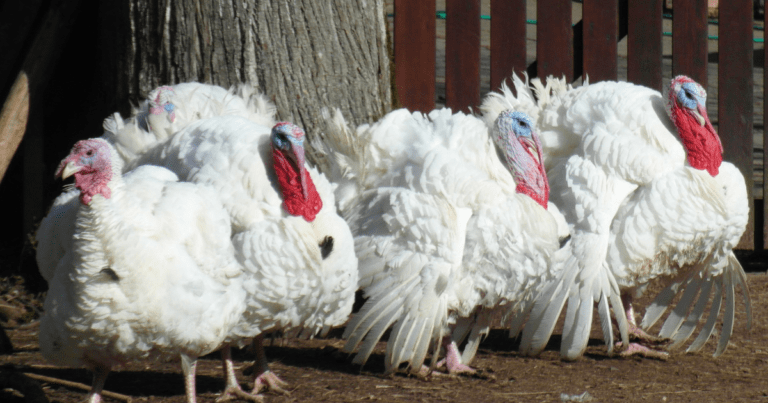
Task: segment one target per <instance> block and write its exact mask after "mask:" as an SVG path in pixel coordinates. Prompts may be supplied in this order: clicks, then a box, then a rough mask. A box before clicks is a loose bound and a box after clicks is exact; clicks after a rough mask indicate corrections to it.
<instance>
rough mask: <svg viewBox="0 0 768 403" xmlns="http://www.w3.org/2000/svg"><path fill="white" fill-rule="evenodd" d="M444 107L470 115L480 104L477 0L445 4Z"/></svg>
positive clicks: (478, 11) (478, 8)
mask: <svg viewBox="0 0 768 403" xmlns="http://www.w3.org/2000/svg"><path fill="white" fill-rule="evenodd" d="M446 11H447V17H446V21H445V23H446V24H445V104H446V106H447V107H449V108H451V109H453V111H454V112H457V111H459V110H461V111H464V112H467V113H468V112H469V107H476V106H477V105H479V104H480V0H448V1H447V2H446Z"/></svg>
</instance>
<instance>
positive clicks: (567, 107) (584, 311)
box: [36, 76, 751, 402]
mask: <svg viewBox="0 0 768 403" xmlns="http://www.w3.org/2000/svg"><path fill="white" fill-rule="evenodd" d="M511 83H512V88H509V87H508V86H507V85H506V84H504V85H502V88H501V89H500V90H499V91H498V92H494V93H491V94H489V95H487V96H486V98H485V99H484V101H483V103H482V105H481V106H480V108H479V111H478V113H477V114H476V115H473V114H465V113H461V112H457V113H454V112H452V111H451V110H450V109H447V108H443V109H438V110H434V111H431V112H429V113H427V114H423V113H420V112H413V113H412V112H409V111H407V110H405V109H400V110H395V111H392V112H390V113H388V114H386V115H385V116H383V117H382V118H381V119H380V120H379V121H377V122H374V123H370V124H364V125H361V126H359V127H357V128H352V127H350V126H349V125H348V124H347V122H346V120H345V118H344V116H342V113H341V112H340V111H339V110H329V109H324V110H323V117H324V119H323V121H322V122H320V123H319V127H317V128H316V132H317V135H314V136H312V137H311V138H310V137H308V136H307V135H306V134H305V131H304V130H303V129H302V128H300V127H298V126H296V125H294V124H292V123H290V122H277V121H276V118H275V116H276V110H275V107H274V106H273V105H272V104H271V103H270V102H269V101H268V100H267V98H266V97H265V96H263V95H262V94H259V93H258V92H256V91H255V90H254V89H253V88H252V87H250V86H249V85H239V86H237V87H235V88H232V89H230V90H226V89H224V88H221V87H218V86H214V85H208V84H200V83H184V84H178V85H174V86H163V87H159V88H157V89H156V90H154V91H152V92H151V93H150V94H149V95H148V97H147V99H146V100H145V101H144V102H142V103H141V104H140V105H139V106H138V107H136V108H135V110H134V111H133V113H132V116H130V117H129V118H127V119H123V117H121V116H120V115H119V114H117V113H115V114H114V115H112V116H109V117H108V118H107V119H106V120H105V122H104V133H103V134H102V135H101V136H100V137H95V138H91V139H86V140H81V141H78V142H77V143H76V144H75V145H74V147H73V148H72V150H71V152H70V153H69V155H68V156H66V158H64V159H63V160H62V161H61V163H60V164H59V165H58V168H57V169H56V172H55V175H56V177H60V178H62V179H64V178H68V177H70V176H71V177H74V185H66V186H65V187H64V189H65V190H64V192H63V193H62V194H61V195H60V196H59V197H57V198H56V200H55V201H54V203H53V205H52V207H51V208H50V211H49V213H48V215H47V216H46V217H45V218H44V219H43V221H42V223H41V224H40V227H39V229H38V231H37V234H36V239H37V263H38V266H39V269H40V273H41V274H42V275H43V277H44V278H45V279H46V280H47V281H48V284H49V291H48V293H47V296H46V299H45V303H44V315H43V317H42V318H41V321H40V333H39V341H40V349H41V352H42V354H43V356H44V357H45V358H46V359H47V360H49V361H51V362H52V363H55V364H57V365H65V366H74V367H85V368H87V369H89V370H90V371H92V372H93V383H92V387H91V392H90V394H89V396H88V400H89V401H90V402H99V401H100V400H101V392H102V389H103V387H104V383H105V380H106V378H107V375H108V373H109V372H110V371H111V370H113V369H118V368H120V366H121V365H123V364H126V363H129V362H133V361H137V360H172V359H179V360H180V362H181V367H182V371H183V373H184V387H185V391H186V397H187V401H188V402H195V400H196V394H195V367H196V362H197V359H198V357H201V356H203V355H206V354H209V353H211V352H214V351H217V350H220V354H221V359H222V368H223V372H224V374H225V378H226V379H225V385H226V386H225V388H224V390H223V391H222V392H221V395H220V399H221V400H228V399H245V400H252V401H260V400H261V399H262V395H261V392H262V391H263V390H266V389H271V390H273V391H276V392H283V393H287V392H285V390H284V388H285V387H286V386H287V385H286V383H285V382H283V381H282V380H281V379H280V378H279V377H277V376H276V375H275V374H274V373H272V372H270V370H269V366H268V362H267V359H266V357H265V354H264V349H263V346H262V342H263V340H264V338H265V336H269V335H271V334H281V335H283V336H284V337H313V336H316V335H318V336H324V335H325V334H327V333H328V332H329V331H330V330H331V329H332V328H334V327H344V333H343V338H344V339H345V340H346V345H345V346H344V348H343V351H344V352H347V353H351V354H354V358H352V362H353V363H355V364H360V365H364V364H365V363H366V361H367V359H368V358H369V357H370V356H371V354H372V353H374V350H375V348H376V347H377V345H378V344H379V342H380V341H383V340H386V350H385V352H384V368H383V371H384V372H385V373H387V374H389V373H394V372H397V371H404V372H407V373H410V374H414V375H418V376H428V375H429V374H431V373H433V372H435V371H440V372H446V373H449V374H473V373H475V372H476V371H477V370H476V369H475V368H473V367H471V366H470V364H471V361H472V359H473V357H474V355H475V354H476V352H477V350H478V346H479V345H480V343H481V342H482V340H483V338H484V336H486V335H487V334H488V333H489V331H490V329H491V327H495V328H499V327H501V328H504V329H507V330H508V331H509V334H510V337H519V344H520V351H521V353H523V354H528V355H537V354H539V353H540V352H542V350H544V348H545V347H546V345H547V343H548V342H549V339H550V337H551V336H552V334H553V332H555V329H556V327H557V326H558V324H561V329H562V341H561V345H560V354H561V356H562V358H563V359H566V360H574V359H577V358H578V357H580V356H581V355H583V354H584V352H585V349H586V346H587V342H588V341H589V336H590V331H591V330H592V324H593V314H594V312H595V308H596V311H597V316H598V319H599V321H598V323H599V328H600V330H601V331H602V334H603V339H604V341H605V344H606V348H607V351H608V353H610V354H615V355H618V356H631V355H642V356H645V357H653V358H659V359H666V358H667V356H668V354H669V353H668V350H671V349H675V348H678V347H680V346H683V345H687V350H686V351H697V350H699V349H701V348H702V346H703V345H704V344H705V343H706V342H707V341H708V340H709V338H710V337H711V336H712V335H713V334H714V333H716V330H715V327H716V325H717V324H718V323H721V330H720V332H719V339H718V342H717V346H716V348H715V353H714V355H715V356H719V355H721V354H722V353H723V352H724V351H725V349H726V348H727V346H728V341H729V338H730V336H731V334H732V332H733V327H734V316H735V305H736V303H737V301H736V299H737V298H736V295H737V294H736V288H737V287H740V288H741V289H742V294H743V295H744V301H743V303H744V305H745V309H746V312H747V318H748V319H747V320H748V323H747V324H746V325H747V328H749V326H750V323H749V322H750V321H751V309H750V299H749V294H748V289H747V284H746V275H745V273H744V270H743V269H742V267H741V265H740V264H739V262H738V260H737V259H736V257H735V255H734V253H733V248H734V247H735V246H736V244H737V243H738V242H739V239H740V238H741V235H742V234H743V232H744V230H745V228H746V225H747V221H748V216H749V206H748V199H747V190H746V187H745V182H744V178H743V176H742V174H741V173H740V172H739V170H738V169H737V168H735V167H734V166H733V165H732V164H730V163H728V162H723V160H722V153H723V147H722V144H721V142H720V137H719V136H718V134H717V133H716V132H715V130H714V129H713V127H712V124H711V123H710V121H709V118H708V116H707V111H706V92H705V91H704V89H703V88H702V86H701V85H699V84H698V83H696V82H694V81H693V80H691V79H690V78H688V77H685V76H678V77H675V78H674V79H673V80H672V81H671V82H670V83H669V86H668V87H667V88H666V90H665V92H664V94H660V93H658V92H657V91H654V90H651V89H649V88H645V87H641V86H637V85H633V84H630V83H626V82H599V83H595V84H589V83H588V82H585V83H584V84H583V85H581V86H578V87H576V88H573V87H572V86H571V85H569V84H567V83H566V82H565V80H564V79H558V78H555V77H549V78H547V80H546V84H544V83H542V82H541V81H540V80H538V79H533V80H528V78H527V77H518V76H513V77H512V78H511ZM513 89H514V91H513ZM310 148H311V152H307V150H308V149H310ZM309 155H313V156H315V157H316V158H313V161H308V157H307V156H309ZM652 284H655V285H656V288H655V289H660V290H661V291H660V292H658V293H657V294H656V295H655V297H654V299H653V302H652V303H651V304H650V305H648V306H644V307H642V308H641V310H644V312H645V314H644V316H643V317H642V319H641V320H640V322H637V319H636V317H635V310H636V309H637V308H638V306H637V303H636V300H637V299H638V298H639V297H640V296H641V295H643V294H644V293H645V292H646V291H648V290H651V289H654V288H653V287H649V286H650V285H652ZM358 291H361V292H362V294H358V300H359V302H360V304H361V307H360V308H359V309H356V311H355V312H353V305H354V303H355V299H356V293H357V292H358ZM360 295H362V298H360ZM723 305H724V306H723ZM667 311H669V313H668V314H667V315H666V318H665V319H664V320H663V324H662V325H661V326H660V329H659V328H658V327H656V328H655V329H656V330H653V332H654V333H656V332H658V334H649V332H651V331H652V329H651V328H652V327H654V325H656V324H657V323H658V322H660V320H661V319H662V317H664V315H665V313H666V312H667ZM705 317H706V318H705ZM701 322H703V324H701V326H700V323H701ZM697 331H698V332H697ZM387 332H389V333H387ZM385 334H388V336H386V337H385ZM694 334H695V338H694V340H693V341H692V342H690V343H687V342H688V340H689V339H690V338H691V337H693V336H694ZM249 342H250V343H251V344H252V346H253V350H254V353H255V365H254V371H253V379H251V383H252V384H253V388H252V389H251V390H249V391H246V390H243V389H242V388H241V386H240V382H239V381H238V379H237V377H236V373H235V369H234V368H235V366H234V363H233V361H232V354H231V347H232V346H240V347H241V346H243V345H245V344H246V343H249Z"/></svg>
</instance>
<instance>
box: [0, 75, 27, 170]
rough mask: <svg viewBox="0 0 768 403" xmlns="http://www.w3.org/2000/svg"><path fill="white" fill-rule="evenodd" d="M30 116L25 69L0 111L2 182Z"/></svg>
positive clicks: (0, 165)
mask: <svg viewBox="0 0 768 403" xmlns="http://www.w3.org/2000/svg"><path fill="white" fill-rule="evenodd" d="M28 116H29V79H28V78H27V74H26V73H24V72H23V71H22V72H21V73H19V75H18V76H17V77H16V81H15V82H14V83H13V86H12V87H11V91H10V92H9V93H8V98H7V99H6V100H5V104H4V105H3V109H2V111H0V182H2V181H3V177H4V176H5V171H6V170H7V169H8V165H10V163H11V159H13V155H14V154H16V150H17V149H18V148H19V143H21V139H22V138H23V137H24V131H25V130H26V128H27V117H28Z"/></svg>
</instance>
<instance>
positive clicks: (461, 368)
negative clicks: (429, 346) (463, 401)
mask: <svg viewBox="0 0 768 403" xmlns="http://www.w3.org/2000/svg"><path fill="white" fill-rule="evenodd" d="M443 348H444V349H445V358H443V359H442V360H440V361H438V362H437V364H435V367H436V368H441V367H445V373H443V372H437V371H432V372H431V373H432V374H435V375H468V376H474V375H477V370H476V369H474V368H472V367H470V366H469V365H465V364H463V363H462V362H461V354H459V347H458V346H456V343H455V342H453V341H452V340H451V337H450V336H445V337H444V338H443ZM416 375H417V376H419V377H426V376H428V375H430V369H429V367H428V366H426V365H422V366H421V370H419V372H418V373H416Z"/></svg>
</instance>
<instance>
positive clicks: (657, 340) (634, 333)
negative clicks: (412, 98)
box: [629, 323, 671, 346]
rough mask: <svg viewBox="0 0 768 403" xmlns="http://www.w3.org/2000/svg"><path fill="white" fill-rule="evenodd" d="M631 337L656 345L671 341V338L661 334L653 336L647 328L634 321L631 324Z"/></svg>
mask: <svg viewBox="0 0 768 403" xmlns="http://www.w3.org/2000/svg"><path fill="white" fill-rule="evenodd" d="M629 337H630V338H633V339H637V340H640V341H641V342H642V343H644V344H652V345H656V346H664V345H667V344H669V342H670V341H671V340H670V339H666V338H663V337H659V336H652V335H650V334H648V333H646V332H645V330H643V329H641V328H640V327H639V326H637V325H635V324H634V323H630V324H629Z"/></svg>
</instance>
